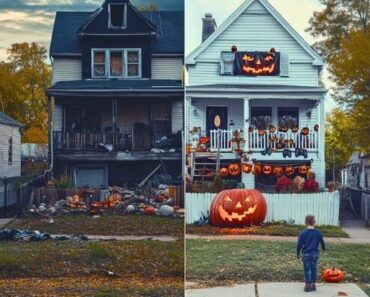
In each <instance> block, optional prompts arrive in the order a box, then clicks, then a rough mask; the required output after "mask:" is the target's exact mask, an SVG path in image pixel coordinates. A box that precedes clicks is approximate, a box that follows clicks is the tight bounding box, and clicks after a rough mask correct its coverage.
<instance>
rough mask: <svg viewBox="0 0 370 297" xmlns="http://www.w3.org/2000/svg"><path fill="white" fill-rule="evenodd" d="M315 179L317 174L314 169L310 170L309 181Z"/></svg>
mask: <svg viewBox="0 0 370 297" xmlns="http://www.w3.org/2000/svg"><path fill="white" fill-rule="evenodd" d="M315 178H316V173H315V172H314V171H313V170H312V169H310V170H308V172H307V179H315Z"/></svg>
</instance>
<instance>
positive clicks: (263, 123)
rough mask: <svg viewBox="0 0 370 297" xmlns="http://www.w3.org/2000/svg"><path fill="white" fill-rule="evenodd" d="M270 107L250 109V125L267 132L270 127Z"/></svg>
mask: <svg viewBox="0 0 370 297" xmlns="http://www.w3.org/2000/svg"><path fill="white" fill-rule="evenodd" d="M271 114H272V109H271V107H252V108H251V125H252V126H254V127H255V128H256V129H259V130H267V129H268V128H269V127H270V126H271Z"/></svg>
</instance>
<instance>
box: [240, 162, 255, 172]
mask: <svg viewBox="0 0 370 297" xmlns="http://www.w3.org/2000/svg"><path fill="white" fill-rule="evenodd" d="M252 167H253V165H252V164H248V163H242V171H243V172H244V173H250V172H251V171H252Z"/></svg>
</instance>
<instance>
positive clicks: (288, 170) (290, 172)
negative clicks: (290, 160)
mask: <svg viewBox="0 0 370 297" xmlns="http://www.w3.org/2000/svg"><path fill="white" fill-rule="evenodd" d="M294 171H295V170H294V167H293V166H287V167H285V174H286V175H287V176H291V175H293V174H294Z"/></svg>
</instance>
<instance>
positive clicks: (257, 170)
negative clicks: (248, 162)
mask: <svg viewBox="0 0 370 297" xmlns="http://www.w3.org/2000/svg"><path fill="white" fill-rule="evenodd" d="M261 172H262V167H261V165H259V164H254V165H253V168H252V174H253V175H260V174H261Z"/></svg>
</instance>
